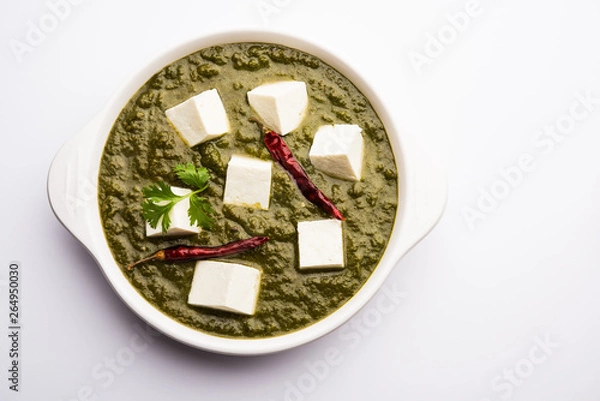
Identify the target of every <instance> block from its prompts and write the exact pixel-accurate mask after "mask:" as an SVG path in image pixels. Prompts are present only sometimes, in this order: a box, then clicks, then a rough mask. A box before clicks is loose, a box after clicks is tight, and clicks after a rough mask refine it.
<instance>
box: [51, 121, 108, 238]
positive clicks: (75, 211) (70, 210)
mask: <svg viewBox="0 0 600 401" xmlns="http://www.w3.org/2000/svg"><path fill="white" fill-rule="evenodd" d="M103 114H104V113H99V114H98V115H97V116H96V117H95V118H94V119H92V120H91V121H90V122H89V123H88V124H87V125H86V126H85V127H84V128H83V129H82V130H81V131H79V132H78V133H77V134H75V135H74V136H73V137H71V138H70V139H69V140H68V141H67V142H66V143H65V144H64V145H63V146H62V147H61V148H60V150H59V151H58V153H57V154H56V156H55V157H54V160H53V161H52V164H51V165H50V169H49V172H48V187H47V190H48V199H49V201H50V206H51V208H52V211H53V212H54V214H55V215H56V217H57V218H58V220H59V221H60V222H61V223H62V224H63V225H64V226H65V228H66V229H67V230H69V231H70V232H71V234H73V235H74V236H75V238H77V239H78V240H79V241H81V242H82V243H83V244H84V245H90V241H91V237H90V234H89V233H90V232H91V231H92V230H91V226H93V225H97V223H96V222H97V218H96V219H95V218H94V217H95V215H96V214H98V207H97V204H96V202H97V199H98V191H97V185H96V180H97V160H96V157H97V155H96V154H95V150H94V149H95V148H97V146H96V142H97V141H98V135H97V133H98V132H99V128H100V125H101V121H102V119H103V118H104V115H103ZM88 248H89V247H88Z"/></svg>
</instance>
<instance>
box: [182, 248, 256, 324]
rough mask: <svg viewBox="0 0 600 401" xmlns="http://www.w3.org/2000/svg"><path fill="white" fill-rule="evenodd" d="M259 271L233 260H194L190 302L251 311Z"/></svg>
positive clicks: (208, 306)
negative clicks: (194, 267) (228, 261)
mask: <svg viewBox="0 0 600 401" xmlns="http://www.w3.org/2000/svg"><path fill="white" fill-rule="evenodd" d="M260 276H261V272H260V270H258V269H255V268H253V267H249V266H244V265H240V264H236V263H225V262H217V261H209V260H203V261H199V262H197V263H196V269H195V270H194V278H193V279H192V288H191V289H190V293H189V295H188V303H189V304H190V305H196V306H204V307H207V308H213V309H220V310H225V311H229V312H236V313H242V314H244V315H253V314H254V311H255V309H256V301H257V299H258V291H259V287H260Z"/></svg>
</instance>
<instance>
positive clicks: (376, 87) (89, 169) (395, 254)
mask: <svg viewBox="0 0 600 401" xmlns="http://www.w3.org/2000/svg"><path fill="white" fill-rule="evenodd" d="M229 42H269V43H278V44H281V45H285V46H289V47H293V48H296V49H299V50H303V51H305V52H308V53H310V54H313V55H315V56H317V57H319V58H320V59H322V60H323V61H325V62H326V63H328V64H330V65H331V66H333V67H334V68H336V69H337V70H338V71H340V72H341V73H342V74H343V75H345V76H346V77H347V78H349V79H350V80H351V81H352V82H353V83H354V84H355V85H356V86H357V87H358V88H359V90H361V91H362V92H363V94H364V95H365V96H366V97H367V98H368V99H369V100H370V101H371V104H372V105H373V107H374V109H375V110H376V111H377V113H378V115H379V117H380V118H381V120H382V122H383V123H384V125H385V128H386V130H387V133H388V135H389V137H390V140H391V143H392V147H393V150H394V153H395V156H396V162H397V165H398V170H399V171H398V173H399V175H398V177H399V183H400V185H399V187H400V193H399V208H398V210H397V215H396V222H395V226H394V229H393V232H392V236H391V239H390V241H389V245H388V247H387V249H386V251H385V253H384V255H383V258H382V259H381V261H380V263H379V265H378V266H377V268H376V269H375V270H374V272H373V273H372V275H371V277H370V278H369V279H368V280H367V282H366V283H365V284H364V286H363V287H362V288H361V289H360V291H359V292H358V293H357V294H355V295H354V297H352V298H351V299H350V300H349V301H348V302H347V303H346V304H344V305H343V306H342V307H341V308H340V309H338V310H337V311H336V312H334V313H333V314H331V315H330V316H328V317H326V318H325V319H323V320H321V321H319V322H317V323H315V324H313V325H311V326H309V327H306V328H304V329H302V330H299V331H296V332H292V333H289V334H285V335H282V336H278V337H272V338H265V339H231V338H223V337H218V336H215V335H211V334H206V333H203V332H200V331H197V330H194V329H191V328H189V327H187V326H184V325H182V324H181V323H179V322H177V321H175V320H173V319H171V318H169V317H168V316H167V315H165V314H163V313H162V312H160V311H159V310H158V309H156V308H154V307H153V306H152V305H151V304H150V303H148V302H147V301H146V300H145V299H144V298H143V297H142V296H141V295H140V294H139V293H138V292H137V291H136V289H135V288H134V287H133V286H132V285H131V284H130V283H129V281H128V280H127V278H126V277H125V275H124V274H123V273H122V272H121V269H120V268H119V267H118V266H117V264H116V263H115V261H114V259H113V257H112V255H111V252H110V250H109V248H108V244H107V242H106V240H105V237H104V233H103V230H102V225H101V221H100V212H99V207H98V202H97V177H98V170H99V165H100V158H101V155H102V151H103V147H104V144H105V141H106V138H107V136H108V134H109V132H110V130H111V127H112V125H113V122H114V121H115V119H116V117H117V116H118V114H119V112H120V111H121V109H122V108H123V107H124V106H125V104H126V103H127V101H128V100H129V99H130V98H131V96H133V94H134V93H135V92H136V91H137V90H138V89H139V88H140V87H141V86H142V85H143V84H144V83H145V82H146V81H147V80H148V79H149V78H150V77H151V76H152V75H154V74H155V73H156V72H158V71H159V70H161V69H162V68H163V67H164V66H166V65H168V64H170V63H171V62H173V61H175V60H177V59H179V58H181V57H184V56H186V55H188V54H190V53H193V52H195V51H197V50H199V49H202V48H206V47H210V46H214V45H218V44H223V43H229ZM372 75H373V76H367V74H365V73H363V74H360V75H359V72H358V71H356V70H355V69H353V68H351V67H350V66H349V64H348V63H347V62H344V61H343V60H342V59H341V58H340V57H339V56H337V55H336V54H335V52H333V51H330V50H327V49H325V48H323V47H321V46H318V45H316V44H314V43H310V42H307V41H306V40H303V39H300V38H298V37H293V36H290V35H287V34H282V33H277V32H269V31H248V30H244V31H230V32H223V33H218V34H214V35H211V36H205V37H200V38H197V39H194V40H190V41H188V42H186V43H183V44H181V45H178V46H175V47H173V48H172V49H170V50H168V51H166V52H164V53H163V54H161V55H160V56H158V57H157V58H156V59H154V60H152V61H151V62H150V63H148V64H147V65H146V66H145V67H143V68H142V69H141V70H140V71H139V72H138V73H136V74H134V75H133V76H132V77H131V79H129V80H128V82H126V83H125V85H123V86H122V87H121V89H120V90H118V91H117V93H116V94H115V95H114V96H113V97H112V99H111V100H110V101H109V103H108V105H107V106H106V108H105V109H104V110H103V111H102V112H100V113H99V115H98V116H96V117H95V118H94V119H93V120H92V121H91V122H90V123H89V124H88V125H87V126H85V127H84V128H83V129H82V130H81V131H80V132H79V133H77V134H76V135H75V136H74V137H73V138H71V139H70V140H69V141H68V142H67V143H66V144H65V145H64V146H63V147H62V148H61V149H60V151H59V152H58V153H57V155H56V157H55V159H54V161H53V162H52V165H51V167H50V172H49V176H48V195H49V199H50V204H51V206H52V209H53V211H54V213H55V214H56V216H57V217H58V219H59V220H60V221H61V222H62V224H63V225H64V226H65V227H66V228H67V229H68V230H69V231H70V232H71V233H72V234H73V235H74V236H75V237H76V238H77V239H78V240H79V241H81V243H82V244H83V245H84V246H85V247H86V248H87V249H88V250H89V252H90V253H91V254H92V256H93V257H94V258H95V260H96V261H97V263H98V264H99V266H100V268H101V269H102V271H103V273H104V275H105V276H106V278H107V279H108V281H109V282H110V284H111V285H112V287H113V288H114V290H115V291H116V293H117V294H118V295H119V296H120V297H121V298H122V299H123V301H124V302H125V303H126V304H127V305H128V306H129V307H130V308H131V309H132V310H133V311H134V312H135V313H137V314H138V315H139V316H140V317H141V318H142V319H144V320H145V321H146V322H147V323H149V324H150V325H152V326H153V327H155V328H156V329H158V330H159V331H161V332H163V333H164V334H166V335H168V336H170V337H172V338H174V339H176V340H179V341H181V342H183V343H185V344H188V345H190V346H193V347H197V348H200V349H204V350H209V351H214V352H218V353H224V354H235V355H258V354H267V353H272V352H276V351H281V350H285V349H289V348H292V347H295V346H298V345H301V344H304V343H307V342H309V341H312V340H315V339H317V338H319V337H321V336H323V335H325V334H327V333H329V332H331V331H332V330H334V329H335V328H337V327H338V326H340V325H341V324H343V323H344V322H345V321H347V320H348V319H349V318H350V317H352V315H354V314H355V313H356V312H358V311H359V310H360V309H361V308H362V307H363V306H364V305H365V304H366V303H367V302H368V301H369V299H371V297H373V295H374V294H375V293H376V292H377V290H378V289H379V288H380V287H381V285H382V284H383V282H384V281H385V279H386V277H387V276H388V275H389V273H390V272H391V271H392V269H393V268H394V267H395V266H396V264H397V263H398V261H399V260H400V259H401V258H402V256H404V255H405V254H406V252H408V251H409V250H410V249H411V248H412V247H413V246H414V245H415V244H416V243H417V242H419V241H420V240H421V239H422V238H423V237H424V236H425V235H426V234H427V233H428V232H429V231H430V230H431V229H432V228H433V227H434V226H435V224H436V223H437V222H438V220H439V218H440V217H441V215H442V212H443V209H444V207H445V203H446V181H445V177H444V175H443V174H442V173H441V171H440V169H439V168H437V167H436V166H435V165H434V164H433V163H432V162H431V159H430V158H429V157H428V156H427V155H426V154H425V153H424V152H423V150H422V148H421V147H419V146H417V135H416V132H415V130H416V128H415V127H416V125H415V124H413V123H412V122H411V121H410V119H411V118H412V117H411V116H412V115H413V113H412V110H411V107H410V102H409V101H408V100H407V98H406V97H404V96H396V97H394V98H393V99H392V100H390V99H387V98H385V99H384V97H382V96H381V90H382V88H383V87H384V86H385V85H386V83H385V82H384V81H382V80H381V77H380V76H379V77H376V76H377V75H378V72H376V71H374V72H373V73H372ZM387 79H388V83H389V79H393V77H388V78H387ZM389 102H393V104H390V103H389ZM392 109H393V110H394V113H393V114H392V113H391V110H392Z"/></svg>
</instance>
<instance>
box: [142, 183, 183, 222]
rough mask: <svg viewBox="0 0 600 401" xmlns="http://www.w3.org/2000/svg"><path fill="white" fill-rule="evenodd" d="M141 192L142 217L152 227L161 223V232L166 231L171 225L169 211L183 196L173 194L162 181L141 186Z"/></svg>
mask: <svg viewBox="0 0 600 401" xmlns="http://www.w3.org/2000/svg"><path fill="white" fill-rule="evenodd" d="M142 193H143V195H144V198H145V199H144V202H143V203H142V215H143V216H144V219H146V221H148V224H150V227H152V228H156V227H157V226H158V224H159V223H161V228H162V232H163V233H166V232H167V230H168V229H169V227H170V226H171V218H170V217H169V212H170V211H171V209H173V206H175V204H176V203H177V202H179V201H180V200H181V199H183V198H184V197H183V196H178V195H175V194H174V193H173V190H172V189H171V187H170V186H169V185H168V184H165V183H164V182H162V181H159V182H158V183H156V185H150V186H149V187H145V188H143V189H142Z"/></svg>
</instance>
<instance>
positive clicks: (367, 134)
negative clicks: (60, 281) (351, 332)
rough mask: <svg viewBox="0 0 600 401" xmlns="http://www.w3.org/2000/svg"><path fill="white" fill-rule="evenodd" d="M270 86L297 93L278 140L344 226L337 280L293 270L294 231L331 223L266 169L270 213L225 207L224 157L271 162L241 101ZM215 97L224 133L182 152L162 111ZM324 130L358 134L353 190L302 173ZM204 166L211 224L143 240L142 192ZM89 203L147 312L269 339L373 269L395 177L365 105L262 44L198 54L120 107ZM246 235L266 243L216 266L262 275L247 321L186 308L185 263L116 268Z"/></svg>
mask: <svg viewBox="0 0 600 401" xmlns="http://www.w3.org/2000/svg"><path fill="white" fill-rule="evenodd" d="M279 80H296V81H303V82H305V83H306V86H307V92H308V97H309V104H308V109H307V110H306V114H305V117H304V119H303V121H302V123H301V124H300V126H299V127H298V128H297V129H296V130H295V131H293V132H291V133H290V134H288V135H287V136H285V142H286V143H287V144H288V146H289V147H290V148H291V149H292V151H293V152H294V155H295V156H296V158H297V159H298V161H299V162H300V163H301V164H302V165H303V167H304V169H305V170H306V172H307V173H308V175H309V176H310V177H311V179H312V180H313V181H314V183H315V184H316V185H317V187H319V188H320V189H321V190H322V191H323V192H324V193H325V194H326V195H327V196H328V197H329V198H330V199H331V200H332V201H333V202H334V203H335V205H336V206H337V207H338V208H339V209H340V211H341V212H342V213H343V215H344V216H345V218H346V220H345V221H344V222H343V225H344V226H343V227H344V246H345V257H346V266H345V267H344V268H343V269H340V270H337V271H327V272H324V271H321V272H319V271H317V272H301V271H300V270H299V269H298V248H297V233H296V227H297V223H298V221H303V220H318V219H324V218H325V219H326V218H329V216H328V215H327V214H325V213H324V212H323V211H321V210H320V209H318V208H317V207H315V206H314V205H312V204H311V203H310V202H308V201H307V200H306V199H305V198H304V197H303V196H302V194H301V193H300V191H299V190H298V188H297V187H296V185H295V183H294V182H293V181H292V180H291V179H290V176H289V175H288V174H287V173H286V172H285V171H284V170H283V169H282V168H281V167H280V166H279V165H277V163H274V164H273V173H272V186H271V205H270V207H269V209H268V210H258V209H253V208H249V207H243V206H235V205H224V204H223V190H224V185H225V177H226V170H227V163H228V161H229V159H230V157H231V155H232V154H234V153H235V154H239V153H242V154H246V155H249V156H253V157H257V158H260V159H263V160H271V157H270V154H269V152H268V150H267V149H266V148H265V146H264V144H263V141H262V138H261V135H262V133H261V131H260V129H258V128H257V126H256V124H255V123H254V122H252V121H249V120H250V119H251V118H252V117H253V116H254V114H253V111H252V109H251V108H250V106H249V104H248V101H247V97H246V93H247V92H248V91H249V90H251V89H252V88H255V87H257V86H259V85H261V84H264V83H266V82H272V81H279ZM212 88H217V89H218V92H219V94H220V95H221V99H222V101H223V104H224V106H225V109H226V112H227V115H228V118H229V122H230V125H231V130H230V131H229V133H227V134H225V135H223V136H222V137H220V138H217V139H214V140H212V141H208V142H205V143H202V144H200V145H197V146H195V147H192V148H189V147H188V146H187V145H186V144H185V143H184V142H183V140H182V139H181V137H180V136H179V135H178V133H177V132H176V131H175V129H174V128H173V127H172V126H171V125H170V124H169V122H168V120H167V119H166V117H165V110H166V109H168V108H170V107H173V106H174V105H176V104H179V103H181V102H183V101H184V100H186V99H188V98H190V97H192V96H194V95H196V94H198V93H200V92H202V91H205V90H209V89H212ZM325 124H357V125H359V126H360V127H361V128H362V129H363V138H364V146H365V153H364V167H363V176H362V179H361V180H360V181H358V182H354V181H345V180H341V179H336V178H332V177H330V176H328V175H326V174H324V173H322V172H320V171H319V170H316V169H315V168H314V167H313V166H312V165H311V163H310V159H309V157H308V152H309V149H310V146H311V143H312V139H313V136H314V133H315V132H316V131H317V129H318V128H319V127H320V126H321V125H325ZM189 162H191V163H194V165H196V166H204V167H206V168H207V169H208V171H209V172H210V175H211V179H210V185H209V187H208V189H207V190H206V191H205V192H204V193H203V194H202V196H204V197H206V198H207V199H208V201H209V202H210V203H211V205H212V206H213V208H214V209H215V213H214V214H213V215H212V217H213V218H214V220H215V224H214V225H213V227H212V228H211V229H210V230H202V231H201V233H200V234H199V235H193V236H186V237H179V238H147V237H146V233H145V221H144V219H143V217H142V210H141V203H142V188H143V187H144V186H146V185H149V184H151V183H154V182H156V181H157V180H162V181H164V182H166V183H169V184H171V185H181V183H180V182H178V180H177V177H176V176H175V175H174V174H173V168H174V166H176V165H177V164H180V163H189ZM98 201H99V205H100V210H101V218H102V223H103V226H104V231H105V236H106V239H107V241H108V245H109V247H110V249H111V251H112V253H113V255H114V258H115V260H116V261H117V263H118V264H119V265H120V266H121V267H122V269H123V274H125V275H126V276H127V278H128V279H129V281H130V282H131V284H132V285H133V286H134V287H135V288H136V289H137V291H139V293H140V294H141V295H142V296H143V297H144V298H145V299H146V300H147V301H148V302H150V303H151V304H152V305H154V306H155V307H156V308H158V309H159V310H161V311H162V312H163V313H164V314H166V315H168V316H169V317H171V318H172V319H175V320H176V321H179V322H181V323H182V324H184V325H187V326H189V327H192V328H194V329H197V330H200V331H203V332H207V333H211V334H214V335H219V336H225V337H272V336H277V335H281V334H285V333H289V332H292V331H295V330H298V329H301V328H303V327H306V326H308V325H311V324H313V323H315V322H317V321H318V320H320V319H322V318H324V317H326V316H327V315H329V314H331V313H332V312H334V311H335V310H336V309H338V308H339V307H341V306H342V305H343V304H344V303H345V302H346V301H348V300H349V299H350V298H351V297H352V296H353V295H354V294H355V293H356V292H357V291H358V290H359V289H360V288H361V286H362V285H363V284H364V283H365V281H366V280H367V279H368V278H369V276H370V274H371V273H372V272H373V270H374V269H375V267H376V266H377V264H378V262H379V260H380V258H381V256H382V254H383V252H384V250H385V248H386V245H387V242H388V239H389V236H390V234H391V231H392V227H393V224H394V217H395V214H396V208H397V202H398V178H397V168H396V163H395V160H394V154H393V152H392V149H391V146H390V143H389V140H388V137H387V134H386V132H385V129H384V126H383V124H382V122H381V121H380V120H379V118H378V116H377V114H376V112H375V111H374V110H373V108H372V106H371V104H370V103H369V101H368V99H366V98H365V96H364V95H363V94H362V93H361V92H359V90H358V89H357V88H356V87H355V86H354V85H353V84H352V83H351V82H350V81H349V80H348V79H346V78H345V77H344V76H342V75H341V74H340V73H339V72H337V71H336V70H335V69H333V68H332V67H331V66H329V65H327V64H325V63H324V62H323V61H321V60H319V59H318V58H316V57H314V56H312V55H310V54H307V53H304V52H302V51H299V50H296V49H292V48H287V47H284V46H280V45H274V44H268V43H231V44H224V45H221V46H215V47H210V48H206V49H202V50H200V51H198V52H195V53H193V54H190V55H188V56H187V57H184V58H182V59H180V60H178V61H175V62H174V63H172V64H170V65H168V66H167V67H165V68H164V69H163V70H161V71H159V72H158V73H157V74H155V75H154V76H153V77H152V78H151V79H150V80H148V82H147V83H146V84H144V86H142V87H141V88H140V89H139V91H138V92H137V93H136V94H135V95H134V96H133V97H132V98H131V99H130V101H129V102H128V103H127V105H126V106H125V107H124V108H123V110H122V112H121V113H120V115H119V116H118V118H117V119H116V121H115V123H114V126H113V128H112V130H111V132H110V134H109V137H108V139H107V142H106V145H105V148H104V151H103V155H102V160H101V166H100V172H99V199H98ZM251 236H268V237H269V238H270V241H268V242H267V243H265V244H264V245H262V246H260V247H258V248H256V249H253V250H251V251H248V252H246V253H243V254H240V255H237V256H234V257H228V258H224V259H223V260H226V261H231V262H236V263H243V264H245V265H248V266H252V267H256V268H258V269H260V270H261V271H262V282H261V284H260V292H259V298H258V303H257V307H256V312H255V314H254V315H253V316H242V315H238V314H234V313H230V312H224V311H217V310H211V309H206V308H202V307H195V306H191V305H188V303H187V297H188V292H189V291H190V286H191V282H192V276H193V273H194V265H195V264H194V262H189V263H184V264H177V265H176V264H169V263H165V262H159V261H156V262H148V263H144V264H142V265H139V266H137V267H136V268H135V269H132V270H126V269H125V266H126V265H127V264H129V263H131V262H133V261H135V260H138V259H141V258H143V257H145V256H147V255H149V254H151V253H154V252H156V251H157V250H158V249H162V248H166V247H169V246H174V245H179V244H183V245H207V246H214V245H220V244H224V243H228V242H231V241H235V240H239V239H243V238H248V237H251Z"/></svg>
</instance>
